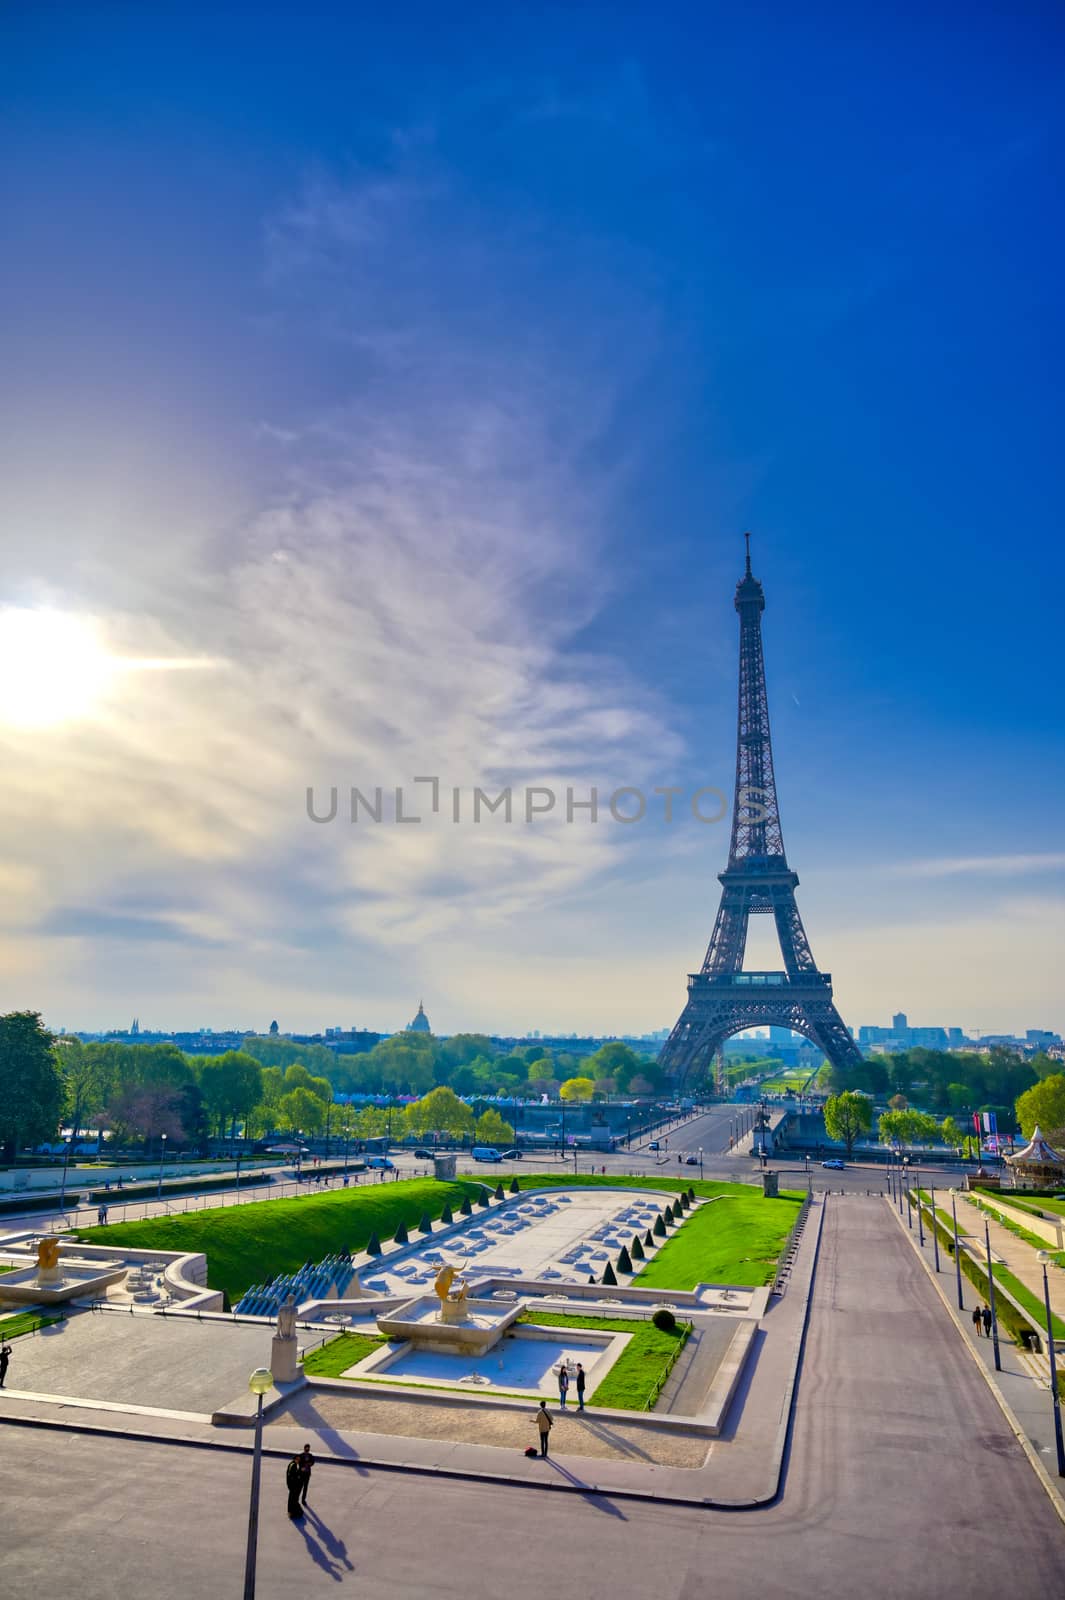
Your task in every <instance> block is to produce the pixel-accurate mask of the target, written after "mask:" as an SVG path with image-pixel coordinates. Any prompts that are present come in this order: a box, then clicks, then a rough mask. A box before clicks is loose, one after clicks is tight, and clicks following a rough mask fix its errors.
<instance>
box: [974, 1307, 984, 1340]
mask: <svg viewBox="0 0 1065 1600" xmlns="http://www.w3.org/2000/svg"><path fill="white" fill-rule="evenodd" d="M973 1327H974V1328H975V1329H976V1336H977V1338H979V1337H980V1335H981V1334H982V1333H983V1331H984V1319H983V1317H982V1316H981V1315H980V1307H979V1306H973Z"/></svg>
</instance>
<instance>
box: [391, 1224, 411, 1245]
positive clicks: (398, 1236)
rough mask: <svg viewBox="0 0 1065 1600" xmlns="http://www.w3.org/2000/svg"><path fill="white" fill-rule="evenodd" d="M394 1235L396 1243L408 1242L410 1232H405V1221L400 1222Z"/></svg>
mask: <svg viewBox="0 0 1065 1600" xmlns="http://www.w3.org/2000/svg"><path fill="white" fill-rule="evenodd" d="M394 1237H395V1241H396V1243H397V1244H406V1243H407V1242H408V1240H409V1239H410V1234H409V1233H408V1232H407V1224H406V1223H405V1222H401V1223H400V1225H399V1227H398V1228H397V1229H396V1232H395V1235H394Z"/></svg>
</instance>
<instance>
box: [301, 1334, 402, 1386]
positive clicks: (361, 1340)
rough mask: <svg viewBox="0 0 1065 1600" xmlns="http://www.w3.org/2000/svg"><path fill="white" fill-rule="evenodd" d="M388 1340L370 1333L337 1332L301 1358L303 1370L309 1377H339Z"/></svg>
mask: <svg viewBox="0 0 1065 1600" xmlns="http://www.w3.org/2000/svg"><path fill="white" fill-rule="evenodd" d="M387 1343H388V1340H387V1339H385V1338H384V1337H383V1336H382V1337H375V1335H374V1334H372V1333H338V1334H337V1336H336V1338H335V1339H329V1340H327V1341H326V1343H325V1344H320V1345H319V1346H318V1348H317V1349H316V1350H311V1351H309V1352H308V1353H307V1355H305V1356H304V1358H303V1370H304V1372H305V1373H306V1374H307V1376H308V1377H309V1378H339V1377H340V1375H341V1373H344V1372H346V1371H347V1370H348V1368H349V1367H353V1366H354V1365H355V1363H356V1362H357V1361H361V1360H362V1359H363V1357H364V1356H368V1355H369V1354H370V1352H371V1351H373V1350H377V1349H378V1348H379V1347H380V1346H381V1345H383V1344H387Z"/></svg>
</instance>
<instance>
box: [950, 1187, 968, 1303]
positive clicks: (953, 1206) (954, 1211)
mask: <svg viewBox="0 0 1065 1600" xmlns="http://www.w3.org/2000/svg"><path fill="white" fill-rule="evenodd" d="M950 1214H951V1216H952V1217H953V1218H954V1276H955V1278H956V1279H957V1283H958V1310H959V1311H964V1310H965V1302H964V1300H963V1299H962V1297H961V1245H960V1244H959V1243H958V1201H957V1196H956V1194H955V1192H954V1190H953V1189H952V1190H951V1191H950Z"/></svg>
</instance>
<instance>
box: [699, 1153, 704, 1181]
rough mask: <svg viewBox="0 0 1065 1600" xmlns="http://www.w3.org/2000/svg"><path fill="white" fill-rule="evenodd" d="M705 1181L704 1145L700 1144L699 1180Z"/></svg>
mask: <svg viewBox="0 0 1065 1600" xmlns="http://www.w3.org/2000/svg"><path fill="white" fill-rule="evenodd" d="M702 1181H703V1147H702V1145H700V1146H699V1182H700V1183H702Z"/></svg>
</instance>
